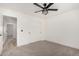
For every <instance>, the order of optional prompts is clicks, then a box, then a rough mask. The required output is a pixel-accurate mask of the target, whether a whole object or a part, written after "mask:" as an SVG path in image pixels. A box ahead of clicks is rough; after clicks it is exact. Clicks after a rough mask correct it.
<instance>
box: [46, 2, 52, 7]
mask: <svg viewBox="0 0 79 59" xmlns="http://www.w3.org/2000/svg"><path fill="white" fill-rule="evenodd" d="M53 4H54V3H49V4H48V6H47V7H46V8H49V7H50V6H51V5H53Z"/></svg>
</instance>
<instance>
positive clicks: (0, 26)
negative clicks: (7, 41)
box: [0, 14, 3, 54]
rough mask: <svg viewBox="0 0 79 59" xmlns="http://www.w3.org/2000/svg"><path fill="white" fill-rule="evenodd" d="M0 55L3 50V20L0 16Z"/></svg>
mask: <svg viewBox="0 0 79 59" xmlns="http://www.w3.org/2000/svg"><path fill="white" fill-rule="evenodd" d="M0 35H1V36H0V54H1V53H2V50H3V20H2V16H1V14H0Z"/></svg>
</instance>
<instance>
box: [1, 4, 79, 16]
mask: <svg viewBox="0 0 79 59" xmlns="http://www.w3.org/2000/svg"><path fill="white" fill-rule="evenodd" d="M41 4H42V3H40V5H41ZM0 8H5V9H11V10H16V11H20V12H23V13H26V14H28V15H33V16H38V17H42V16H45V15H43V14H41V12H40V13H34V12H35V11H38V10H41V8H39V7H37V6H35V5H33V4H32V3H0ZM50 8H57V9H58V11H50V12H49V14H48V15H47V16H46V17H48V16H56V15H58V14H61V13H65V12H67V11H71V10H74V9H78V8H79V3H55V4H54V5H52V6H51V7H50Z"/></svg>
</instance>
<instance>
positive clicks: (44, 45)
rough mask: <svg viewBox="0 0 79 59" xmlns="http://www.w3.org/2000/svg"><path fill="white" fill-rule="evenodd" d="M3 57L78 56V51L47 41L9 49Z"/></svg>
mask: <svg viewBox="0 0 79 59" xmlns="http://www.w3.org/2000/svg"><path fill="white" fill-rule="evenodd" d="M2 55H3V56H79V50H78V49H74V48H70V47H66V46H63V45H60V44H56V43H52V42H49V41H38V42H34V43H31V44H28V45H24V46H21V47H15V48H13V49H9V50H7V51H5V52H3V54H2Z"/></svg>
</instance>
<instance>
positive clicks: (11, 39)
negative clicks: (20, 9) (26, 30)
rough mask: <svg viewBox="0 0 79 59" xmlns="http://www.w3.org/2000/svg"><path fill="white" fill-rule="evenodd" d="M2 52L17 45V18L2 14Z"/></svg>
mask: <svg viewBox="0 0 79 59" xmlns="http://www.w3.org/2000/svg"><path fill="white" fill-rule="evenodd" d="M3 34H4V39H3V40H4V44H3V52H5V51H8V50H10V49H13V48H14V47H16V46H17V18H15V17H10V16H3Z"/></svg>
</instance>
